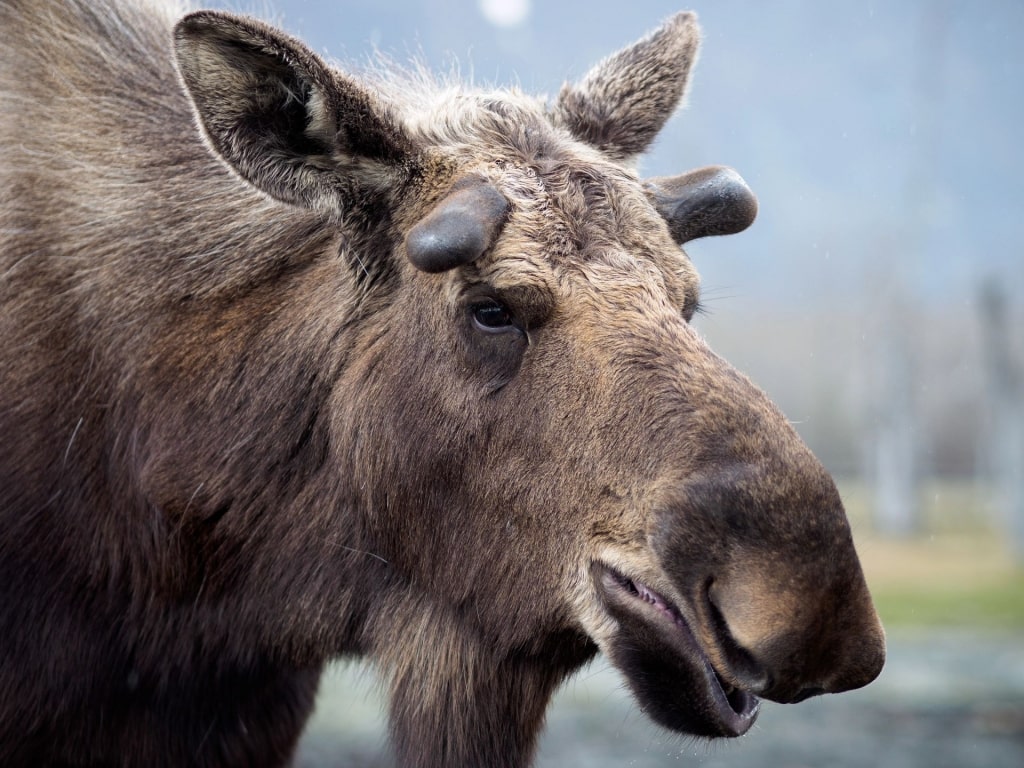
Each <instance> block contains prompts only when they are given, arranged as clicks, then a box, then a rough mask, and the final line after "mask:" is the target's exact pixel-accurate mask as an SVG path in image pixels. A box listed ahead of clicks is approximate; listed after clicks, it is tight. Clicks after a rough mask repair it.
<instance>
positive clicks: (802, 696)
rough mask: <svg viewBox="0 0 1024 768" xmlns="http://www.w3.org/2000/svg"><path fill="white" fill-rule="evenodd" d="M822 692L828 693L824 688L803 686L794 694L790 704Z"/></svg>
mask: <svg viewBox="0 0 1024 768" xmlns="http://www.w3.org/2000/svg"><path fill="white" fill-rule="evenodd" d="M823 693H828V691H826V690H825V689H824V688H804V689H803V690H801V691H800V692H799V693H797V695H796V696H794V697H793V698H792V699H791V700H790V702H789V703H790V704H799V703H800V702H801V701H806V700H807V699H809V698H811V697H812V696H821V694H823Z"/></svg>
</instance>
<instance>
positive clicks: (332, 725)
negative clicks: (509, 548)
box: [296, 630, 1024, 768]
mask: <svg viewBox="0 0 1024 768" xmlns="http://www.w3.org/2000/svg"><path fill="white" fill-rule="evenodd" d="M296 765H297V768H338V767H340V766H353V767H355V768H370V767H372V768H386V767H389V766H392V765H393V762H392V761H391V759H390V757H389V756H388V754H387V749H386V746H385V734H384V724H383V720H382V716H381V710H380V700H379V699H378V698H377V697H376V695H375V693H374V691H373V682H372V676H371V675H370V674H369V673H367V672H365V671H359V670H357V669H353V668H349V669H340V668H339V669H334V670H331V672H330V673H329V675H328V676H327V678H326V679H325V681H324V685H323V688H322V692H321V698H320V703H319V706H318V710H317V714H316V716H315V717H314V719H313V721H312V722H311V723H310V726H309V729H308V731H307V734H306V737H305V739H304V741H303V743H302V746H301V747H300V752H299V756H298V759H297V761H296ZM537 766H538V768H555V767H556V766H558V767H563V766H564V767H566V768H568V767H572V766H581V767H582V766H593V767H594V768H611V767H612V766H631V767H632V768H661V767H663V766H699V767H700V768H754V766H757V768H766V767H770V768H926V767H927V768H1022V766H1024V633H1020V632H1003V633H984V634H982V633H977V632H970V631H956V632H950V631H944V632H935V631H923V630H918V631H914V632H909V631H904V632H902V633H899V634H895V635H891V636H890V638H889V655H888V661H887V664H886V668H885V670H884V671H883V673H882V676H881V677H880V678H879V679H878V680H877V681H876V682H875V683H873V684H872V685H871V686H869V687H868V688H866V689H864V690H862V691H857V692H854V693H848V694H842V695H840V696H829V697H824V698H818V699H812V700H810V701H807V702H804V703H802V704H799V705H795V706H781V705H774V704H771V703H766V704H765V705H764V706H763V709H762V713H761V716H760V718H759V721H758V724H757V725H756V726H755V728H754V730H753V731H752V732H751V733H750V734H748V735H747V736H745V737H743V738H742V739H739V740H736V741H729V742H716V743H713V744H708V743H706V742H696V741H694V740H692V739H690V740H687V739H682V738H680V737H678V736H674V735H672V734H669V733H667V732H665V731H662V730H660V729H658V728H657V727H655V726H653V725H651V724H650V723H649V722H648V721H647V720H646V718H645V717H644V716H643V715H642V713H640V712H639V710H638V708H637V707H636V705H635V704H633V702H632V700H631V699H630V697H629V694H628V692H626V691H625V690H624V688H623V685H622V682H621V680H620V679H619V677H618V676H617V674H616V673H615V672H614V671H613V670H611V669H609V668H608V667H607V666H606V665H604V664H603V663H602V662H600V661H598V662H595V664H594V665H593V666H592V667H590V668H589V669H587V670H584V671H583V672H581V673H580V674H579V675H577V677H576V678H575V679H574V680H573V681H571V682H570V683H569V685H567V686H566V687H565V689H564V690H563V691H562V692H561V693H560V694H559V696H558V697H557V699H556V700H555V702H554V704H553V706H552V708H551V710H550V712H549V717H548V728H547V730H546V732H545V734H544V737H543V739H542V741H541V746H540V751H539V754H538V760H537Z"/></svg>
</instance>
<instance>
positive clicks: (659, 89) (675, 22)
mask: <svg viewBox="0 0 1024 768" xmlns="http://www.w3.org/2000/svg"><path fill="white" fill-rule="evenodd" d="M699 45H700V29H699V27H698V26H697V17H696V15H695V14H693V13H688V12H687V13H678V14H676V15H675V16H673V17H672V18H670V19H669V20H668V21H667V22H665V24H664V25H663V26H662V27H661V28H660V29H658V30H656V31H655V32H653V33H651V34H650V35H648V36H647V37H645V38H643V39H642V40H640V41H639V42H637V43H634V44H633V45H631V46H629V47H628V48H624V49H622V50H621V51H619V52H618V53H615V54H613V55H611V56H610V57H608V58H607V59H605V60H604V61H602V62H601V63H600V64H598V65H597V66H596V67H594V68H593V69H592V70H591V71H590V72H589V73H587V75H586V76H585V77H584V78H583V80H582V81H580V82H579V83H578V84H576V85H565V86H563V88H562V91H561V93H560V94H559V97H558V102H557V103H556V105H555V107H554V112H553V119H554V122H555V124H556V125H560V126H562V127H564V128H566V129H567V130H568V131H569V132H570V133H571V134H572V135H573V136H575V137H576V138H577V139H579V140H580V141H583V142H586V143H587V144H590V145H592V146H594V147H597V148H598V149H601V150H603V151H604V152H605V153H607V154H609V155H611V156H612V157H614V158H616V159H619V160H625V159H628V158H630V157H632V156H634V155H638V154H640V153H641V152H643V151H644V150H646V149H647V147H648V146H650V144H651V142H652V141H653V140H654V137H655V136H656V135H657V133H658V131H660V130H661V128H662V126H664V125H665V122H666V121H667V120H668V119H669V117H671V116H672V113H673V112H674V111H675V109H676V107H677V106H678V105H679V102H680V101H681V100H682V98H683V94H684V93H685V91H686V84H687V82H688V81H689V79H690V70H691V69H692V68H693V64H694V62H695V61H696V59H697V48H698V46H699Z"/></svg>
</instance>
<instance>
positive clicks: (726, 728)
mask: <svg viewBox="0 0 1024 768" xmlns="http://www.w3.org/2000/svg"><path fill="white" fill-rule="evenodd" d="M599 565H600V567H601V568H602V569H603V571H604V575H603V578H602V579H601V581H602V582H603V585H604V587H605V590H606V591H611V592H612V593H614V594H617V595H619V596H621V597H624V598H625V600H617V601H616V602H617V603H624V604H625V605H624V607H626V606H628V607H630V608H631V609H632V612H633V613H634V615H635V616H636V617H637V618H640V619H641V620H645V621H647V622H652V621H653V622H658V623H660V624H662V626H664V625H665V624H668V623H671V624H672V625H673V629H674V630H675V640H676V642H675V643H673V645H674V646H677V647H678V649H679V651H680V652H681V655H682V656H684V657H685V658H687V659H689V660H690V661H691V662H693V663H694V664H695V665H696V666H698V667H699V669H700V672H702V673H703V674H702V677H703V680H704V683H705V686H704V687H705V690H704V691H703V697H702V698H704V699H705V701H704V702H700V704H702V705H703V706H700V709H702V710H703V711H704V712H707V713H708V714H712V713H713V714H714V716H715V719H717V720H718V726H719V727H720V728H721V730H722V731H723V735H730V736H741V735H743V734H744V733H746V732H747V731H748V730H750V728H751V726H753V724H754V721H755V720H756V719H757V715H758V712H759V710H760V701H759V699H758V698H757V696H755V695H754V694H753V693H751V692H749V691H746V690H743V689H742V688H737V687H735V686H733V685H731V684H730V683H728V682H727V681H726V680H724V679H723V678H722V676H721V675H720V674H719V673H718V671H717V670H716V669H715V667H714V665H713V664H712V663H711V659H709V658H708V655H707V653H705V651H704V649H703V648H702V647H701V644H700V643H699V642H698V641H697V638H696V635H695V634H694V632H693V630H692V629H691V628H690V625H689V623H688V622H687V621H686V619H685V618H684V617H683V615H682V613H681V612H680V610H679V609H678V608H677V607H676V606H675V604H674V603H673V602H672V601H671V600H669V599H668V598H666V597H665V596H663V595H661V594H660V593H658V592H657V591H655V590H654V589H651V588H650V587H649V586H647V585H646V584H644V583H643V582H642V581H640V580H639V579H636V578H630V577H628V576H626V575H624V574H622V573H620V572H619V571H617V570H616V569H614V568H612V567H611V566H608V565H606V564H603V563H601V564H599ZM695 703H697V702H695Z"/></svg>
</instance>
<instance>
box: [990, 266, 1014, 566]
mask: <svg viewBox="0 0 1024 768" xmlns="http://www.w3.org/2000/svg"><path fill="white" fill-rule="evenodd" d="M979 309H980V312H981V331H982V355H983V361H984V366H985V380H986V386H987V390H988V408H989V422H988V430H987V434H986V435H985V439H984V444H983V445H982V446H981V449H982V451H981V452H982V456H983V457H984V459H983V460H984V464H985V474H986V475H987V477H988V479H989V480H990V482H991V483H992V485H993V488H994V490H995V499H996V514H997V515H998V518H999V523H1000V524H1001V525H1002V526H1003V528H1004V529H1005V530H1006V532H1007V533H1008V534H1009V536H1010V539H1011V542H1012V545H1013V549H1014V553H1015V555H1016V557H1017V559H1018V560H1019V561H1021V562H1024V396H1022V377H1021V374H1020V371H1019V369H1018V368H1017V366H1016V365H1015V361H1014V359H1013V352H1012V348H1011V343H1010V334H1011V328H1010V326H1011V319H1010V312H1009V308H1008V306H1007V296H1006V289H1005V287H1004V286H1003V285H1002V284H1001V283H999V282H997V281H996V280H990V281H988V282H987V283H985V284H984V285H983V286H982V288H981V295H980V302H979Z"/></svg>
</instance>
